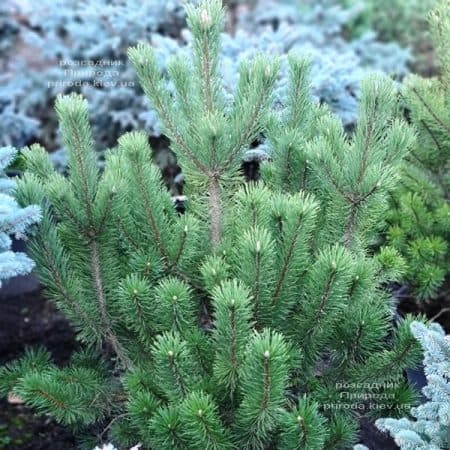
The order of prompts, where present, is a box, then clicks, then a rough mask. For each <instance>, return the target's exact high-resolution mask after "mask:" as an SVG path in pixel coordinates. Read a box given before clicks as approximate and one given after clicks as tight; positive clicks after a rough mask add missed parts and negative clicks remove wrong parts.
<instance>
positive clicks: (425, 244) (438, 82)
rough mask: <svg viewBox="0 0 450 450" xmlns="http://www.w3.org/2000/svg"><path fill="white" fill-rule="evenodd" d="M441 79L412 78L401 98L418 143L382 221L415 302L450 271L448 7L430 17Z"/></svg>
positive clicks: (432, 293)
mask: <svg viewBox="0 0 450 450" xmlns="http://www.w3.org/2000/svg"><path fill="white" fill-rule="evenodd" d="M430 23H431V28H432V31H433V39H434V42H435V47H436V53H437V55H438V57H439V61H440V67H441V75H440V77H439V78H435V79H424V78H421V77H419V76H411V77H409V78H408V79H407V80H406V83H405V86H404V89H403V97H404V99H405V103H406V107H407V109H408V111H409V113H410V117H411V121H412V122H413V124H414V125H415V127H416V129H417V134H418V139H417V142H416V145H414V147H413V149H412V151H411V153H410V154H409V155H408V156H407V157H406V159H405V162H404V165H403V168H402V177H401V183H400V184H399V187H398V189H396V190H395V191H394V192H393V194H392V201H391V205H392V207H391V208H390V210H389V214H388V216H387V220H388V224H389V229H388V231H387V240H388V244H390V245H391V246H393V247H394V248H396V249H397V250H398V251H399V252H400V253H401V254H402V255H403V256H404V257H405V259H406V261H407V265H408V270H407V281H408V283H409V284H410V285H411V286H412V287H413V290H414V294H415V295H416V297H417V298H419V299H422V300H426V299H430V298H433V297H435V296H436V295H437V294H438V293H439V288H440V287H441V286H442V284H443V282H444V280H445V278H446V276H448V274H449V270H450V248H449V245H448V243H449V240H450V227H449V225H448V224H449V221H450V204H449V199H450V176H449V173H450V164H449V152H450V113H449V111H450V49H449V46H448V42H449V39H450V2H449V1H447V0H446V1H443V2H441V4H440V5H439V7H438V8H437V9H436V10H435V11H434V12H433V13H432V14H431V15H430Z"/></svg>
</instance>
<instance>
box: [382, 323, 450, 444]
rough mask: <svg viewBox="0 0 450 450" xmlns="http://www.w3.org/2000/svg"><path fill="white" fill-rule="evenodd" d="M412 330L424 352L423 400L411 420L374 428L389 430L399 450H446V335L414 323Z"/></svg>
mask: <svg viewBox="0 0 450 450" xmlns="http://www.w3.org/2000/svg"><path fill="white" fill-rule="evenodd" d="M411 328H412V332H413V334H414V336H415V337H416V339H417V340H418V341H419V342H420V344H421V346H422V348H423V350H424V364H425V374H426V377H427V381H428V384H427V386H426V387H425V388H424V389H423V394H424V396H425V397H426V401H425V402H424V403H423V404H422V405H420V406H418V407H417V408H414V409H412V410H411V416H410V417H408V418H406V417H404V418H401V419H392V418H389V419H379V420H378V421H377V426H378V427H379V428H380V429H381V430H384V431H388V432H389V433H390V434H391V435H392V436H393V437H394V439H395V442H396V443H397V445H398V446H399V447H400V448H401V450H441V449H443V450H445V449H448V448H449V445H450V439H449V433H448V430H449V426H450V394H449V393H450V380H449V373H450V340H449V336H446V335H445V332H444V330H443V329H442V327H441V326H440V325H439V324H437V323H433V324H430V325H428V326H426V325H424V324H422V323H419V322H413V323H412V324H411Z"/></svg>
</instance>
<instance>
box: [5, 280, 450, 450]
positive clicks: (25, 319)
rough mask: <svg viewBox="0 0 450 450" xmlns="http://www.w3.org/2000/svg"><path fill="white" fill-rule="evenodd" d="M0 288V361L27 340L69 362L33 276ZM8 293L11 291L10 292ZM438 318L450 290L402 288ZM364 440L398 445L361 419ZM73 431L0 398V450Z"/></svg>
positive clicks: (66, 330) (65, 448)
mask: <svg viewBox="0 0 450 450" xmlns="http://www.w3.org/2000/svg"><path fill="white" fill-rule="evenodd" d="M26 284H28V285H29V286H28V290H29V291H30V292H28V293H25V294H22V295H19V296H14V295H13V293H14V290H16V289H17V287H18V286H20V285H22V287H23V286H24V285H26ZM9 291H10V292H7V289H6V290H4V289H2V292H0V364H3V363H5V362H7V361H10V360H12V359H14V358H16V357H17V356H19V355H20V354H21V353H22V352H23V351H24V349H25V348H26V347H27V346H38V345H42V346H45V347H46V348H47V349H49V350H50V351H51V353H52V355H53V358H54V360H55V361H56V362H57V363H60V364H63V363H65V362H66V361H67V360H68V359H69V357H70V355H71V353H72V352H73V351H74V350H75V348H76V346H77V344H76V342H75V340H74V333H73V331H72V329H71V328H70V326H69V324H68V322H67V321H66V320H65V319H64V317H63V316H62V315H61V314H60V313H59V312H58V311H57V310H56V309H55V308H54V307H53V305H52V304H51V303H50V302H49V301H47V300H46V299H45V298H44V296H43V295H42V294H41V292H40V291H39V290H36V289H35V288H34V286H33V280H32V279H31V281H30V278H24V279H23V281H22V283H21V282H20V281H18V280H16V285H15V287H14V286H13V287H12V289H11V288H10V289H9ZM8 294H9V295H8ZM445 308H449V311H447V312H446V313H444V314H442V315H440V316H439V317H438V318H437V321H438V322H440V323H441V324H442V325H443V326H444V327H445V328H446V330H447V332H450V296H449V295H448V294H445V295H444V296H443V297H442V298H440V299H438V300H437V301H434V302H432V303H430V304H422V305H421V306H420V307H419V308H418V306H417V305H416V304H415V303H414V301H413V299H412V298H411V297H410V296H409V295H408V294H407V293H406V294H403V298H402V302H401V305H400V307H399V310H400V312H401V313H402V314H403V313H408V312H414V313H417V312H419V313H423V314H425V315H427V316H428V317H429V318H431V317H433V316H435V315H436V314H438V313H439V312H440V311H441V310H443V309H445ZM361 441H362V443H364V444H365V445H367V446H368V447H369V448H370V449H371V450H395V449H397V448H398V447H397V446H396V445H395V444H394V442H393V441H392V440H391V439H390V438H389V437H387V436H386V435H384V434H382V433H381V432H379V431H378V430H377V429H376V428H375V426H374V425H373V423H371V422H370V421H368V420H366V419H364V420H363V421H362V422H361ZM75 448H76V447H75V440H74V436H73V435H72V433H71V432H70V431H69V430H68V429H66V428H64V427H61V426H59V425H58V424H56V423H55V422H53V421H52V420H50V419H49V418H47V417H36V416H35V415H33V412H32V411H31V410H30V409H28V408H26V407H24V406H23V405H12V404H9V403H8V402H7V401H6V400H4V399H2V400H0V450H71V449H75Z"/></svg>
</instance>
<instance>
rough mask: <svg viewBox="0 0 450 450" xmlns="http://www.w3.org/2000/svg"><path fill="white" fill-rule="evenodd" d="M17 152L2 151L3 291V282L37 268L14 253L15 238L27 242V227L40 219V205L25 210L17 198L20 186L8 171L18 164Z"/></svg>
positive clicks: (0, 259) (0, 276)
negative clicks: (16, 190) (16, 162)
mask: <svg viewBox="0 0 450 450" xmlns="http://www.w3.org/2000/svg"><path fill="white" fill-rule="evenodd" d="M16 153H17V152H16V150H15V149H13V148H12V147H1V148H0V288H1V286H2V281H5V280H8V279H9V278H12V277H15V276H17V275H24V274H27V273H29V272H30V271H31V270H32V269H33V267H34V263H33V262H32V261H31V259H30V258H28V257H27V256H26V255H25V254H24V253H22V252H14V251H13V250H12V238H13V237H14V238H15V239H24V238H25V232H26V230H27V228H28V227H29V226H30V225H32V224H34V223H36V222H38V221H39V218H40V209H39V207H38V206H36V205H29V206H27V207H25V208H21V207H20V206H19V205H18V203H17V201H16V200H15V198H14V191H15V189H16V183H15V181H14V180H13V179H12V178H9V177H7V176H6V173H5V170H6V169H7V167H8V166H9V165H10V164H11V163H12V162H13V161H14V159H15V157H16Z"/></svg>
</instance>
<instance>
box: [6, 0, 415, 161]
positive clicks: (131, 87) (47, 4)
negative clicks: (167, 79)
mask: <svg viewBox="0 0 450 450" xmlns="http://www.w3.org/2000/svg"><path fill="white" fill-rule="evenodd" d="M237 3H238V2H237V1H235V0H233V1H231V2H229V5H230V7H233V5H236V4H237ZM251 3H258V7H257V8H255V9H252V10H251V12H250V13H249V14H247V15H245V18H246V20H242V21H241V20H240V18H236V20H237V19H239V20H238V21H237V23H236V25H235V26H233V27H232V28H235V29H234V33H233V36H230V35H229V34H225V35H224V36H223V38H222V39H223V46H222V58H221V61H222V64H221V73H222V74H223V81H224V84H225V86H226V87H227V88H228V90H229V91H232V89H233V86H234V85H235V83H236V79H237V76H238V73H239V63H240V61H241V60H245V59H247V58H248V57H249V56H250V55H254V54H255V53H258V52H270V53H273V54H274V55H280V56H281V55H286V54H287V53H288V51H289V50H296V51H298V52H299V53H303V54H306V53H307V54H310V55H311V56H312V63H313V75H314V76H313V80H312V81H313V82H312V89H313V93H314V96H315V97H316V98H317V100H318V101H321V102H324V103H328V104H329V105H330V106H331V107H332V109H333V110H334V111H335V112H337V113H338V114H339V115H340V116H341V118H342V120H343V121H344V123H345V124H346V125H348V126H352V125H353V124H354V123H355V121H356V117H357V97H358V96H359V83H360V81H361V79H362V78H363V77H364V75H365V74H366V73H367V71H366V70H367V69H377V70H382V71H385V72H386V73H389V74H395V75H396V76H398V77H402V76H404V75H405V73H407V68H406V63H407V61H408V59H409V52H408V51H407V50H405V49H402V48H400V47H399V46H396V45H385V44H381V43H379V42H377V41H376V39H375V38H374V37H373V36H372V37H371V38H370V37H369V38H364V39H357V40H352V41H351V42H347V41H345V40H343V39H342V38H341V34H342V30H343V27H344V25H345V23H346V21H347V20H349V13H348V12H347V11H344V10H342V8H336V7H335V8H330V7H329V5H327V4H326V3H324V1H323V0H321V2H315V3H316V5H315V8H314V11H312V12H306V13H305V12H302V11H300V9H299V8H298V5H297V6H295V7H294V6H292V5H291V6H290V7H289V5H282V4H280V2H277V3H276V4H275V5H274V4H273V3H272V4H271V3H270V2H268V1H267V0H259V1H258V2H256V1H253V2H251ZM294 3H295V2H294ZM181 4H182V2H181V1H180V0H169V1H160V0H146V1H145V2H142V1H140V0H96V1H95V2H93V1H90V0H41V1H39V2H38V3H36V2H34V3H33V4H32V7H30V8H29V9H28V10H24V11H22V12H21V14H22V16H23V19H24V20H21V21H19V20H17V17H16V16H14V15H12V14H11V13H9V14H8V13H7V12H5V21H7V24H8V27H7V26H6V25H5V26H4V27H3V28H2V31H3V29H4V30H5V31H4V39H3V35H1V36H2V45H3V42H4V43H5V52H4V53H5V56H4V59H5V61H6V60H8V61H9V64H8V66H7V70H6V71H5V73H2V74H0V119H1V120H0V145H13V146H16V147H19V148H20V147H23V146H25V145H30V144H31V143H33V142H36V141H38V142H39V143H41V144H44V146H45V147H46V149H47V150H48V151H55V150H60V149H61V143H60V141H59V140H58V139H57V136H55V133H54V129H55V128H56V118H55V116H54V114H52V106H53V104H54V100H55V98H56V96H57V94H61V93H64V94H68V93H70V92H79V93H81V94H83V96H85V97H86V98H88V99H89V108H90V113H91V123H92V127H93V131H94V133H95V136H96V148H97V150H99V151H103V150H105V149H106V148H110V147H112V146H114V145H116V142H117V139H118V137H119V136H120V135H121V134H123V133H125V132H126V131H130V130H132V129H145V131H146V132H147V133H148V134H150V135H152V136H155V137H159V136H160V135H161V123H160V121H159V118H158V116H157V114H155V112H154V111H153V110H149V109H148V104H147V102H146V100H145V96H144V95H143V94H142V91H141V89H140V87H139V83H138V81H137V80H136V76H135V72H134V71H133V69H132V67H131V65H130V64H129V62H128V60H127V57H126V51H127V48H128V47H129V46H132V45H135V44H137V43H138V42H139V41H150V42H152V43H153V44H154V46H155V47H156V48H157V53H158V58H159V64H160V66H161V68H162V69H163V70H164V69H165V68H166V61H167V60H168V59H170V57H171V56H172V55H173V54H178V53H179V52H184V53H185V57H187V58H189V57H190V54H191V48H190V40H189V38H188V36H187V33H186V30H185V26H186V21H185V15H184V13H183V12H182V8H181ZM269 12H270V16H268V13H269ZM269 18H270V21H271V23H272V22H277V23H283V24H282V26H281V27H278V26H277V27H273V26H271V25H270V24H268V23H267V20H268V19H269ZM1 20H2V11H1V10H0V21H1ZM243 22H245V23H243ZM262 22H265V23H262ZM285 22H289V24H287V23H285ZM9 28H14V30H15V32H14V33H15V34H14V35H12V33H10V32H8V29H9ZM230 31H231V30H230ZM6 44H8V45H6ZM16 44H19V45H20V46H19V49H18V47H17V45H16ZM24 46H25V48H26V49H28V53H30V50H31V53H32V55H33V58H30V57H29V55H27V54H25V57H24V56H23V53H24V52H23V51H21V50H20V49H21V48H23V47H24ZM0 51H1V49H0ZM283 59H285V58H283ZM283 66H284V67H283V69H282V70H281V72H280V79H281V82H280V84H279V85H280V86H282V85H283V84H286V82H287V76H286V75H287V62H284V63H283ZM276 99H277V100H282V99H283V96H277V97H276ZM61 153H63V152H58V153H56V152H55V156H54V161H55V162H57V163H59V164H60V165H64V164H65V158H64V155H62V154H61Z"/></svg>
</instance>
